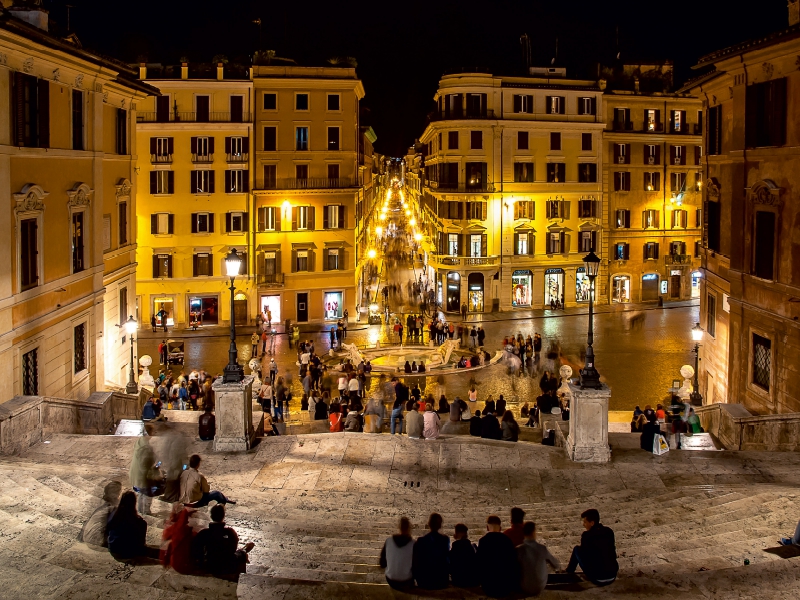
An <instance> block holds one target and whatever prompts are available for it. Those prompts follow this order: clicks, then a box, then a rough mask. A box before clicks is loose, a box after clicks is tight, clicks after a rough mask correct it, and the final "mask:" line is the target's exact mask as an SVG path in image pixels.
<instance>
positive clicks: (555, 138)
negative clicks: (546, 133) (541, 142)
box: [550, 131, 561, 150]
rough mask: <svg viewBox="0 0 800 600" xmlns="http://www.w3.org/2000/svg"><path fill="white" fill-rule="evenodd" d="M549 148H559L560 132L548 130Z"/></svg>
mask: <svg viewBox="0 0 800 600" xmlns="http://www.w3.org/2000/svg"><path fill="white" fill-rule="evenodd" d="M550 150H561V132H560V131H551V132H550Z"/></svg>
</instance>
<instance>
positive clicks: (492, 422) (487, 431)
mask: <svg viewBox="0 0 800 600" xmlns="http://www.w3.org/2000/svg"><path fill="white" fill-rule="evenodd" d="M475 412H478V411H475ZM481 437H482V438H486V439H490V440H499V439H500V438H501V437H503V432H502V431H501V430H500V421H498V420H497V417H495V416H494V414H493V413H490V412H487V413H486V414H484V415H483V417H482V418H481Z"/></svg>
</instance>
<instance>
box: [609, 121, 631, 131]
mask: <svg viewBox="0 0 800 600" xmlns="http://www.w3.org/2000/svg"><path fill="white" fill-rule="evenodd" d="M611 129H612V130H613V131H633V122H632V121H612V122H611Z"/></svg>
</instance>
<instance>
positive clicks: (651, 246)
mask: <svg viewBox="0 0 800 600" xmlns="http://www.w3.org/2000/svg"><path fill="white" fill-rule="evenodd" d="M644 260H658V242H647V243H645V245H644Z"/></svg>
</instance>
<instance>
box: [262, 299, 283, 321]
mask: <svg viewBox="0 0 800 600" xmlns="http://www.w3.org/2000/svg"><path fill="white" fill-rule="evenodd" d="M260 308H261V317H262V318H263V319H266V318H267V309H269V311H270V312H271V313H272V322H273V323H280V322H281V297H280V296H278V295H273V296H261V304H260Z"/></svg>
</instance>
